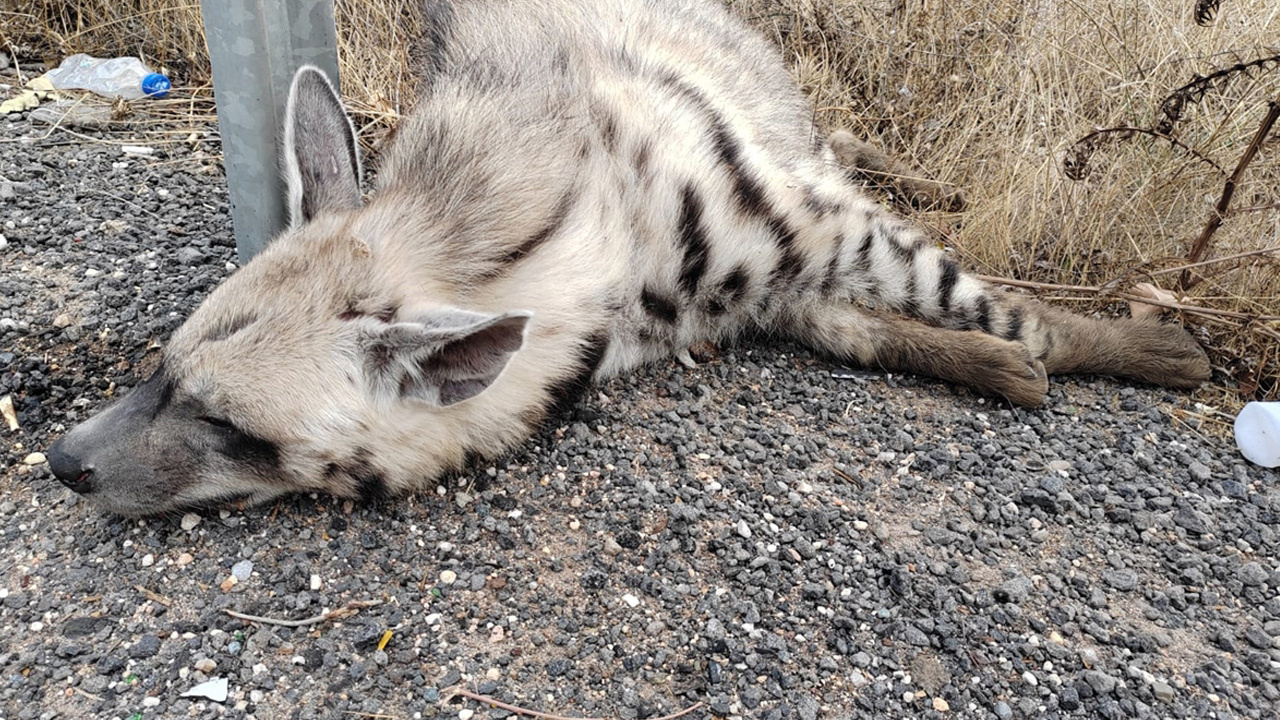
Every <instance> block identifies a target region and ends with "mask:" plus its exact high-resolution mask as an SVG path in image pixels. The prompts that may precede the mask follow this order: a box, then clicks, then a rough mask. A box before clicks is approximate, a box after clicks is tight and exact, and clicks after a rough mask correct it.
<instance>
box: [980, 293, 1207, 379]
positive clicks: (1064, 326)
mask: <svg viewBox="0 0 1280 720" xmlns="http://www.w3.org/2000/svg"><path fill="white" fill-rule="evenodd" d="M1003 299H1004V300H1005V302H1006V303H1009V304H1011V305H1022V307H1023V310H1024V312H1023V315H1024V316H1025V317H1030V318H1035V320H1034V321H1033V323H1034V324H1035V325H1038V326H1039V327H1029V328H1026V330H1028V332H1024V333H1023V338H1022V339H1023V342H1025V343H1026V344H1027V345H1028V347H1029V348H1030V349H1031V352H1032V354H1034V355H1035V356H1036V357H1039V358H1041V359H1042V360H1043V361H1044V365H1045V368H1046V369H1047V370H1048V372H1049V374H1051V375H1057V374H1065V373H1093V374H1097V375H1114V376H1117V377H1125V378H1130V379H1133V380H1140V381H1142V382H1146V383H1151V384H1152V385H1162V386H1165V387H1174V388H1193V387H1196V386H1198V385H1199V384H1200V383H1202V382H1204V381H1205V380H1208V379H1209V375H1210V372H1211V368H1210V365H1209V358H1208V356H1206V355H1205V352H1204V349H1202V348H1201V347H1200V345H1199V344H1198V343H1196V341H1195V339H1194V338H1192V337H1191V334H1190V333H1188V332H1187V331H1186V329H1184V328H1183V327H1182V326H1181V325H1176V324H1173V323H1164V322H1160V321H1159V320H1134V319H1132V318H1115V319H1096V318H1088V317H1084V316H1081V315H1075V314H1073V313H1069V312H1067V311H1065V310H1060V309H1058V308H1055V307H1052V306H1049V305H1043V304H1040V303H1037V302H1035V301H1033V300H1030V299H1028V298H1024V297H1021V296H1018V295H1014V294H1012V293H1007V294H1004V298H1003Z"/></svg>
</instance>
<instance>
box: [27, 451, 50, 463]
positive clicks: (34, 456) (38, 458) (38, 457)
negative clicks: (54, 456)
mask: <svg viewBox="0 0 1280 720" xmlns="http://www.w3.org/2000/svg"><path fill="white" fill-rule="evenodd" d="M44 461H45V457H44V453H42V452H33V453H31V454H30V455H28V456H26V457H25V458H23V459H22V462H23V464H25V465H39V464H41V463H43V462H44Z"/></svg>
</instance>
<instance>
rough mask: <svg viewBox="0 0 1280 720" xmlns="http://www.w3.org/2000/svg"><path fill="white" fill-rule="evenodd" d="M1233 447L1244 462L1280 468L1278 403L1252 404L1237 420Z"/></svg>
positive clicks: (1245, 408) (1246, 406)
mask: <svg viewBox="0 0 1280 720" xmlns="http://www.w3.org/2000/svg"><path fill="white" fill-rule="evenodd" d="M1236 446H1237V447H1239V448H1240V453H1241V454H1242V455H1244V457H1245V459H1246V460H1248V461H1249V462H1251V463H1254V464H1256V465H1261V466H1262V467H1265V468H1273V467H1280V402H1251V403H1249V404H1248V405H1245V406H1244V409H1243V410H1241V411H1240V414H1239V415H1237V416H1236Z"/></svg>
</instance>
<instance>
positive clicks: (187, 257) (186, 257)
mask: <svg viewBox="0 0 1280 720" xmlns="http://www.w3.org/2000/svg"><path fill="white" fill-rule="evenodd" d="M201 260H204V253H202V252H200V251H199V250H197V249H195V248H192V247H184V248H182V249H181V250H179V251H178V262H180V263H182V264H183V265H195V264H197V263H199V262H200V261H201Z"/></svg>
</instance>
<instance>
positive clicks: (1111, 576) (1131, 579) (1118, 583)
mask: <svg viewBox="0 0 1280 720" xmlns="http://www.w3.org/2000/svg"><path fill="white" fill-rule="evenodd" d="M1102 579H1103V580H1104V581H1106V583H1107V584H1108V585H1110V586H1111V587H1113V588H1115V589H1117V590H1123V591H1125V592H1128V591H1130V590H1132V589H1134V588H1136V587H1137V586H1138V573H1136V572H1134V571H1132V570H1108V571H1107V572H1104V573H1103V574H1102Z"/></svg>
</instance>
